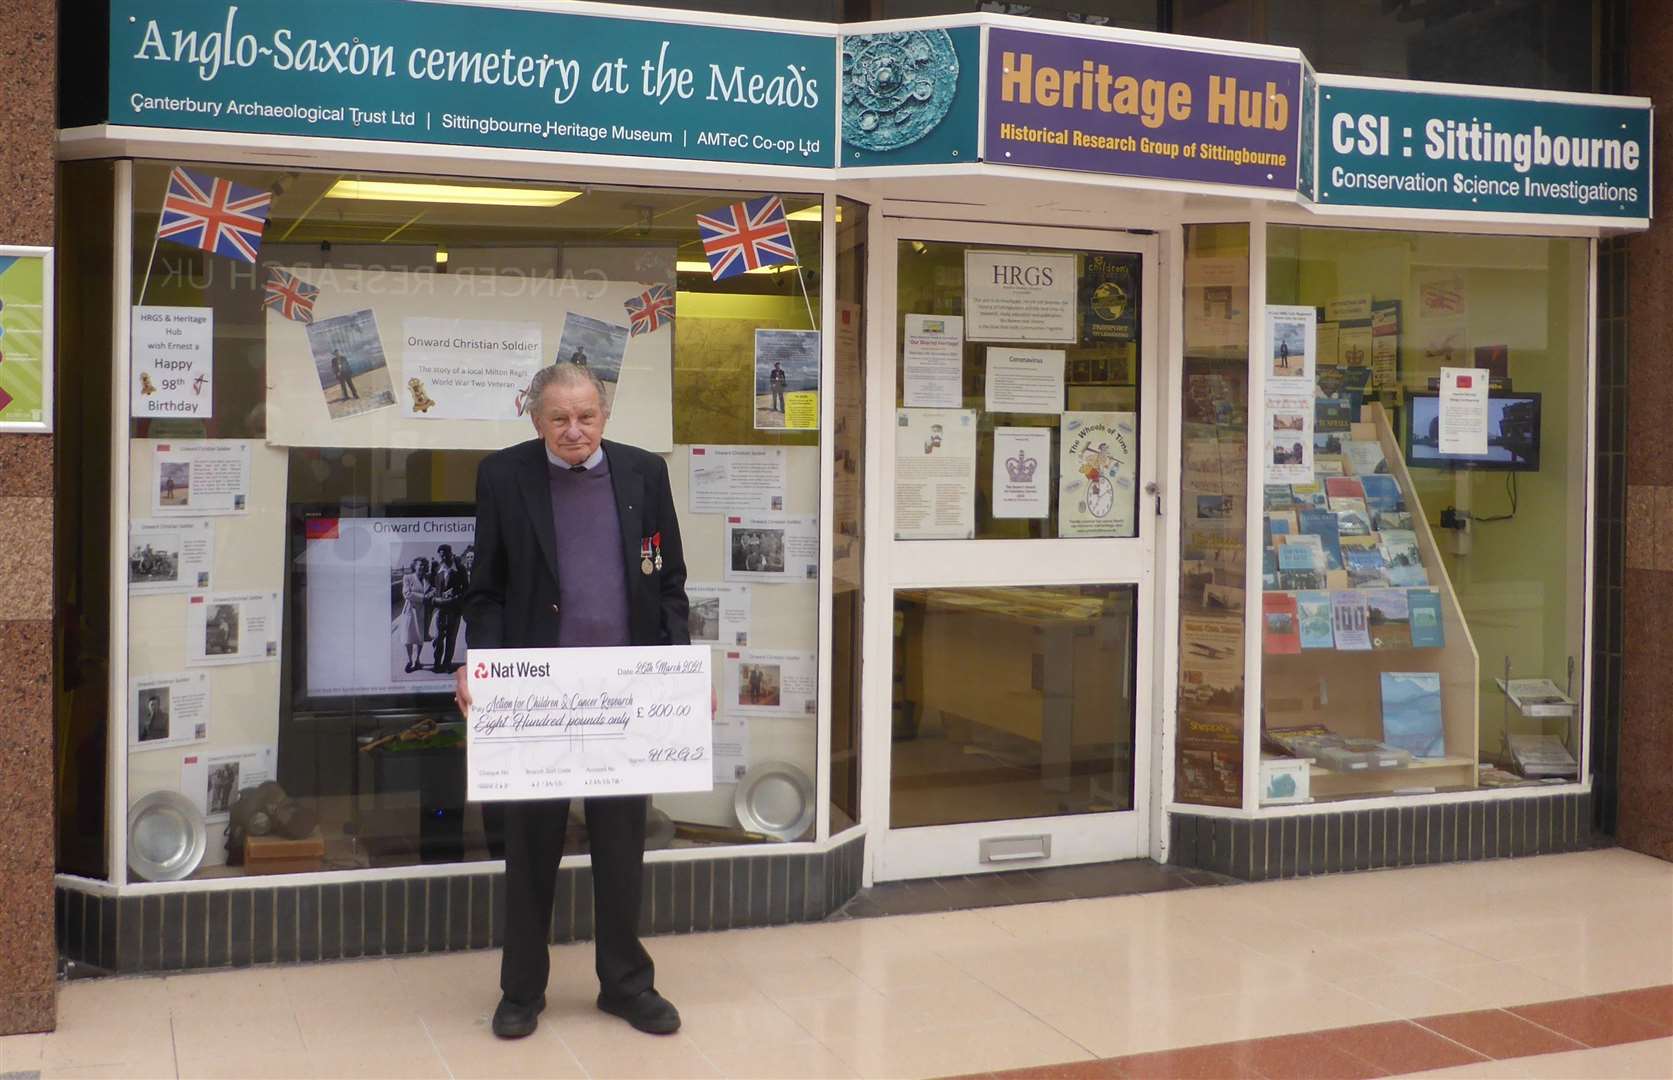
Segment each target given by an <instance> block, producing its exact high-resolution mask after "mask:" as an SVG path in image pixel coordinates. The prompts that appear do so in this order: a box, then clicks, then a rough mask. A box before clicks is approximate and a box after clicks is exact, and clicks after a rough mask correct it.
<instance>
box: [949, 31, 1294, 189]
mask: <svg viewBox="0 0 1673 1080" xmlns="http://www.w3.org/2000/svg"><path fill="white" fill-rule="evenodd" d="M1301 66H1302V65H1301V61H1300V60H1299V58H1298V59H1295V60H1276V59H1269V58H1265V57H1251V56H1237V55H1231V54H1227V53H1213V52H1200V51H1196V50H1190V49H1178V48H1165V47H1162V46H1159V45H1151V44H1148V43H1140V42H1136V41H1117V40H1112V39H1109V38H1102V37H1091V36H1076V37H1069V36H1064V35H1059V34H1044V33H1037V32H1034V31H1029V30H1013V29H1010V28H1008V27H998V26H995V27H993V28H992V29H990V30H989V31H988V53H987V87H986V92H987V99H986V105H987V112H986V120H985V122H984V127H983V132H984V143H983V149H982V157H983V159H984V160H986V161H991V162H995V163H998V164H1009V165H1038V166H1044V167H1047V168H1053V169H1075V170H1079V171H1082V172H1098V173H1115V174H1121V175H1126V176H1142V177H1152V178H1155V179H1160V180H1185V181H1197V182H1202V183H1210V184H1236V185H1240V186H1245V187H1255V188H1266V189H1271V190H1276V191H1289V192H1293V191H1295V189H1296V179H1297V175H1298V170H1297V159H1298V157H1299V152H1300V147H1301V143H1300V136H1299V133H1300V127H1301Z"/></svg>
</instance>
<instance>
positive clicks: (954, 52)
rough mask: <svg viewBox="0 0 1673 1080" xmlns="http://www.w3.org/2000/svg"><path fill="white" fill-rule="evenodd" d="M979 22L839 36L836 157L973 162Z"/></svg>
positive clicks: (862, 162) (854, 161)
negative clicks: (839, 137) (838, 144)
mask: <svg viewBox="0 0 1673 1080" xmlns="http://www.w3.org/2000/svg"><path fill="white" fill-rule="evenodd" d="M981 35H982V32H981V29H980V28H979V27H975V26H955V27H952V28H950V29H946V30H941V29H932V28H926V29H918V30H900V31H889V32H885V33H880V34H844V35H843V36H842V153H841V158H840V162H839V163H840V164H842V165H845V166H851V167H852V166H866V165H924V164H931V163H935V164H954V163H959V162H974V161H975V160H976V158H977V154H976V132H977V127H978V124H977V115H978V113H979V112H980V111H981V109H980V98H981V95H982V80H981V71H982V46H981Z"/></svg>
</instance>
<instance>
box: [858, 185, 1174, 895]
mask: <svg viewBox="0 0 1673 1080" xmlns="http://www.w3.org/2000/svg"><path fill="white" fill-rule="evenodd" d="M884 226H885V229H884V237H883V239H884V243H883V244H880V245H878V247H879V249H880V250H879V252H878V257H879V263H880V265H877V269H878V271H879V275H878V277H879V286H880V293H881V295H880V296H879V297H878V298H879V299H880V300H881V301H882V304H881V305H880V310H882V311H884V312H885V315H884V318H883V319H882V320H881V321H882V323H883V325H882V326H881V327H880V328H879V331H878V334H877V336H875V337H874V338H873V355H874V356H877V357H878V358H879V360H880V362H879V363H876V364H874V365H872V368H873V371H874V372H875V375H874V376H873V381H872V394H871V399H872V400H873V401H874V402H876V403H877V405H876V408H877V410H878V411H877V413H876V414H875V415H874V416H873V418H872V422H873V424H874V425H875V427H874V430H878V431H881V432H884V435H883V438H882V439H881V440H880V444H879V445H878V446H877V452H878V457H879V459H880V465H881V468H880V469H879V473H880V477H879V478H880V479H881V481H882V482H881V483H880V484H879V485H878V487H877V488H876V489H874V490H878V491H879V493H880V496H881V497H880V498H878V499H877V500H876V506H877V510H876V514H875V516H874V517H873V519H872V520H873V523H874V525H873V528H874V531H873V533H872V535H873V536H879V537H884V538H886V539H884V540H883V541H882V542H881V543H874V544H871V545H868V548H869V552H868V559H869V563H868V575H867V576H868V580H869V581H871V582H875V583H877V585H878V586H881V587H874V588H871V589H869V590H868V594H869V596H870V597H872V598H873V599H871V600H870V601H868V603H867V605H866V665H865V680H866V682H865V693H866V708H865V715H866V717H867V721H866V737H865V745H866V746H867V747H868V748H869V753H870V754H871V755H872V756H871V757H870V758H869V763H868V765H867V768H866V777H867V788H866V791H867V795H866V820H867V821H869V822H871V823H872V828H873V829H874V830H877V831H874V833H873V840H872V845H871V855H872V869H873V875H874V878H875V879H877V880H892V879H901V878H921V877H934V876H940V875H946V874H968V873H979V872H985V871H999V870H1009V869H1017V868H1024V867H1041V866H1051V865H1063V864H1070V863H1084V862H1096V861H1104V860H1110V859H1120V858H1132V857H1136V856H1140V855H1142V854H1144V853H1145V852H1146V851H1147V849H1148V810H1149V786H1150V771H1151V770H1150V768H1149V756H1150V733H1151V728H1152V724H1151V715H1152V713H1151V707H1152V700H1153V694H1154V692H1155V690H1154V682H1155V679H1154V677H1153V671H1154V664H1155V661H1156V656H1155V641H1156V638H1157V634H1156V632H1155V619H1154V611H1155V588H1154V582H1155V577H1156V566H1155V556H1156V544H1157V537H1158V536H1159V534H1160V532H1161V528H1160V521H1161V519H1160V517H1159V516H1158V515H1159V513H1160V511H1161V507H1160V505H1159V501H1158V497H1157V494H1156V480H1157V475H1158V473H1157V468H1158V461H1157V458H1158V454H1157V453H1156V448H1157V430H1158V424H1159V421H1160V416H1159V412H1160V410H1159V408H1158V406H1157V400H1156V387H1157V386H1158V385H1159V382H1160V380H1159V375H1160V372H1159V370H1158V369H1159V367H1160V364H1159V362H1158V361H1157V355H1158V350H1157V349H1156V341H1157V330H1156V328H1157V327H1158V326H1159V325H1161V322H1160V319H1159V312H1158V300H1157V297H1158V295H1159V290H1158V288H1157V283H1158V278H1159V269H1160V268H1159V266H1158V259H1157V249H1158V245H1157V241H1156V238H1155V237H1154V236H1153V235H1139V234H1132V233H1125V232H1118V231H1111V230H1081V229H1049V228H1033V227H1029V228H1021V227H995V226H992V225H979V226H978V225H965V224H957V223H946V222H930V221H917V220H911V219H900V218H895V219H890V218H887V217H885V219H884ZM891 304H892V311H891V310H890V305H891ZM874 475H878V474H874Z"/></svg>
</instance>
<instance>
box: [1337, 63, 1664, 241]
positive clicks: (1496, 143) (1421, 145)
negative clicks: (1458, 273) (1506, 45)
mask: <svg viewBox="0 0 1673 1080" xmlns="http://www.w3.org/2000/svg"><path fill="white" fill-rule="evenodd" d="M1320 81H1321V83H1322V85H1321V86H1320V87H1319V136H1318V138H1319V152H1318V161H1319V178H1318V180H1319V183H1318V200H1319V202H1320V203H1322V204H1324V205H1328V206H1386V207H1408V208H1413V209H1423V210H1463V211H1472V212H1476V213H1488V212H1492V213H1514V214H1560V215H1564V216H1570V217H1573V216H1582V217H1609V218H1640V219H1648V218H1649V216H1650V109H1649V106H1648V105H1647V104H1646V105H1634V104H1630V103H1625V104H1621V105H1607V104H1601V103H1600V104H1576V103H1573V102H1564V101H1551V100H1531V99H1526V98H1505V97H1486V96H1464V95H1460V94H1432V93H1427V92H1418V91H1413V90H1403V89H1389V88H1382V87H1376V88H1373V87H1366V86H1358V85H1345V84H1343V83H1339V82H1332V81H1331V80H1330V79H1329V78H1328V77H1323V78H1321V80H1320Z"/></svg>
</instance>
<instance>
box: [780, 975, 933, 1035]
mask: <svg viewBox="0 0 1673 1080" xmlns="http://www.w3.org/2000/svg"><path fill="white" fill-rule="evenodd" d="M778 1004H779V1007H780V1008H782V1009H783V1010H784V1011H785V1013H787V1014H788V1015H789V1016H790V1018H791V1019H792V1020H794V1021H796V1023H798V1024H800V1025H801V1026H802V1027H803V1028H805V1029H806V1030H807V1031H808V1032H809V1033H810V1034H811V1035H813V1037H814V1038H816V1039H819V1040H820V1041H822V1042H832V1041H836V1040H845V1039H863V1040H874V1041H875V1040H886V1039H890V1038H894V1037H897V1036H902V1037H903V1036H905V1035H906V1034H907V1033H909V1032H912V1031H914V1030H917V1028H919V1027H921V1026H922V1025H919V1024H915V1023H913V1020H914V1018H913V1017H909V1016H907V1015H906V1013H905V1012H904V1011H903V1010H901V1009H897V1008H896V1007H895V1006H894V1005H893V1004H892V1003H891V1002H890V1000H889V998H887V997H885V996H884V995H882V994H879V993H878V992H877V991H875V990H872V989H869V988H867V989H863V990H861V991H859V992H858V993H854V994H841V995H837V996H835V997H816V998H790V999H787V1000H785V1001H782V1002H779V1003H778Z"/></svg>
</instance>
